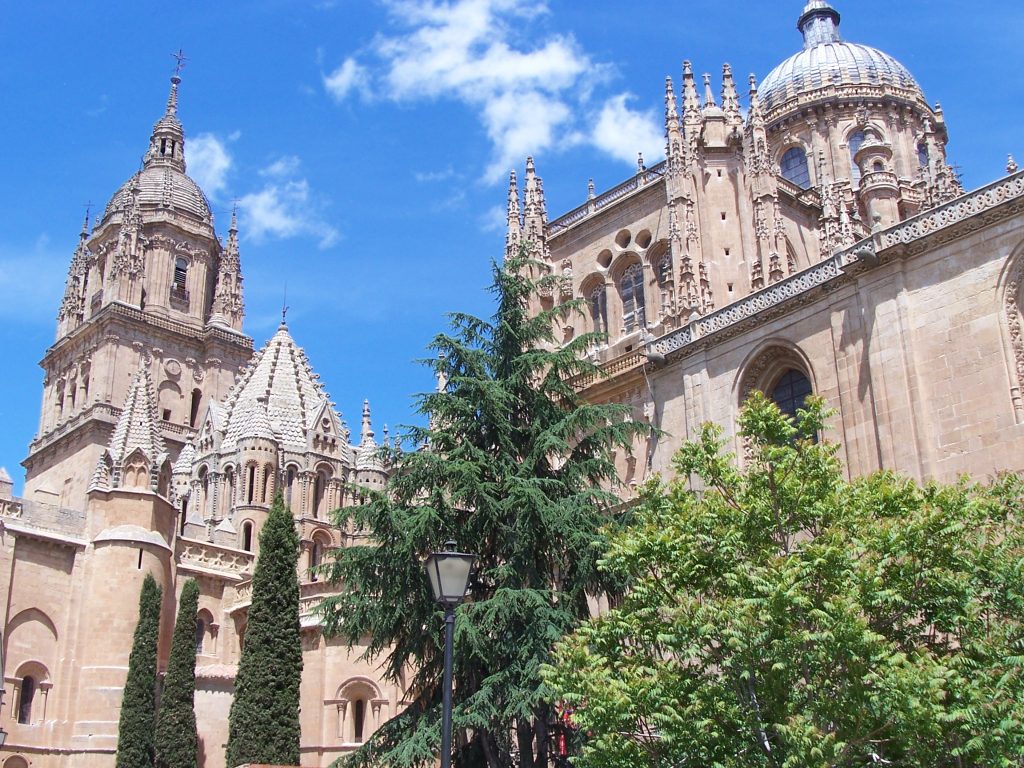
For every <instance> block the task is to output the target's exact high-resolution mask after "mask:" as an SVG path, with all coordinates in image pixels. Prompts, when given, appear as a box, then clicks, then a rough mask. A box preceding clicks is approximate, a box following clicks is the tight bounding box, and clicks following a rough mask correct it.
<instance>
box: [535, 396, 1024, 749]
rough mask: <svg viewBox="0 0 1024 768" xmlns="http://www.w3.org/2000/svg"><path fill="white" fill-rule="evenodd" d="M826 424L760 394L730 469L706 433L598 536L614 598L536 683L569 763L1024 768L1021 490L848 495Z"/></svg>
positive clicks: (887, 480) (904, 484)
mask: <svg viewBox="0 0 1024 768" xmlns="http://www.w3.org/2000/svg"><path fill="white" fill-rule="evenodd" d="M822 419H823V408H822V403H821V402H820V401H813V402H809V404H808V406H807V408H806V410H805V411H802V412H800V417H799V423H798V424H797V425H793V424H792V423H790V422H789V421H788V420H787V419H785V418H784V417H782V416H781V415H780V414H779V412H778V409H777V408H775V406H774V404H772V403H771V402H769V401H767V400H766V399H765V398H764V397H763V396H760V395H756V396H755V397H754V398H753V399H752V400H751V401H750V402H749V403H748V406H747V408H746V410H745V411H744V413H743V415H742V417H741V427H742V433H743V435H744V436H745V440H746V441H747V442H746V444H747V446H749V460H748V461H747V462H745V465H746V468H745V469H744V470H740V469H738V468H737V462H736V461H735V459H734V457H732V456H730V455H729V454H727V453H724V452H723V448H724V445H725V442H724V441H723V440H722V438H721V431H720V430H719V429H718V428H715V427H713V426H707V427H705V428H704V430H703V433H702V436H701V438H700V440H698V441H696V442H692V443H688V444H687V445H685V446H684V447H683V449H682V450H681V451H680V453H679V454H678V456H677V458H676V469H677V470H678V472H679V477H680V478H683V479H680V480H678V481H676V482H673V483H671V484H670V485H668V486H667V488H666V487H651V488H649V489H648V490H647V492H646V494H645V497H644V501H643V503H642V507H641V509H640V510H639V512H638V516H637V521H636V524H635V525H634V526H633V527H631V528H630V529H629V530H627V531H625V532H623V533H620V534H617V535H613V537H612V544H611V547H610V549H609V551H608V554H607V557H606V559H605V560H604V561H603V564H602V565H603V567H604V568H605V569H606V570H607V571H608V573H610V574H612V575H615V576H618V577H620V578H624V579H629V580H630V584H631V586H630V589H629V591H628V594H627V597H626V598H625V600H624V602H623V603H622V605H621V606H619V607H618V608H617V609H615V610H612V611H610V612H608V613H607V614H605V615H603V616H601V617H599V618H595V619H594V620H592V621H590V622H588V623H587V624H586V625H585V626H584V627H582V628H581V629H580V630H579V631H578V632H576V633H575V634H574V635H573V636H571V637H570V638H567V639H566V640H565V641H564V642H562V643H561V644H560V646H559V648H558V651H557V664H556V665H555V667H554V668H549V669H548V670H546V675H547V679H548V681H549V682H550V684H551V685H553V686H554V688H555V689H557V690H558V691H559V693H560V695H561V696H564V697H565V699H566V700H568V701H569V702H571V703H574V704H576V705H577V707H578V709H577V712H576V722H577V724H578V725H579V726H580V727H581V729H582V730H583V731H584V732H586V733H589V735H590V738H589V740H588V743H587V746H586V748H585V755H584V756H583V757H582V758H580V760H579V762H578V763H577V765H579V766H581V768H584V767H585V768H612V767H613V766H614V767H619V766H630V767H631V768H633V767H634V766H652V768H653V766H658V767H659V768H664V767H665V766H691V765H692V766H723V767H729V768H732V767H733V766H737V767H738V766H793V767H794V768H795V767H796V766H800V767H801V768H803V767H805V766H815V767H817V766H822V767H824V766H830V767H831V766H868V765H892V766H937V767H942V766H957V767H958V768H961V767H967V766H1020V765H1021V764H1022V757H1024V726H1022V720H1024V625H1022V620H1024V560H1022V556H1024V529H1022V517H1021V514H1022V509H1024V496H1022V488H1024V485H1022V483H1021V480H1020V479H1019V478H1017V477H1015V476H1006V477H1001V478H998V479H997V480H995V481H994V482H992V483H991V484H990V485H988V486H980V485H975V484H972V483H969V482H967V481H963V482H960V483H958V484H955V485H951V486H944V485H939V484H935V483H930V484H927V485H924V486H920V485H918V484H916V483H915V482H913V481H910V480H907V479H905V478H901V477H898V476H895V475H893V474H890V473H884V472H883V473H879V474H875V475H873V476H870V477H867V478H864V479H860V480H856V481H852V482H848V481H846V480H844V479H843V473H842V470H841V467H840V463H839V461H838V460H837V458H836V450H837V449H836V446H834V445H830V444H828V443H824V442H816V441H815V440H814V439H813V438H814V436H815V435H816V434H817V433H818V431H819V430H820V429H821V427H822ZM690 473H694V475H695V476H698V477H699V478H700V480H701V481H702V483H701V484H700V487H701V488H702V493H694V492H692V491H691V490H690V488H689V487H688V485H687V482H686V480H685V478H687V476H688V475H690Z"/></svg>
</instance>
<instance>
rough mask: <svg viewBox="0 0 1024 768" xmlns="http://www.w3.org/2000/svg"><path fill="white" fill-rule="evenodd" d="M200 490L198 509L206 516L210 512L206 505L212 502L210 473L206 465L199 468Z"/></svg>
mask: <svg viewBox="0 0 1024 768" xmlns="http://www.w3.org/2000/svg"><path fill="white" fill-rule="evenodd" d="M199 492H200V496H199V504H198V505H197V510H196V511H197V512H198V513H199V514H200V515H203V516H205V515H206V513H207V512H208V510H207V508H206V505H207V504H209V502H210V473H209V472H207V470H206V467H205V466H204V467H200V468H199Z"/></svg>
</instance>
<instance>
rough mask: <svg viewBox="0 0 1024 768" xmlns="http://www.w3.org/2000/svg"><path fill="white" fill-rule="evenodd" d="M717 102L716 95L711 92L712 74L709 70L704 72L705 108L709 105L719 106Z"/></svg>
mask: <svg viewBox="0 0 1024 768" xmlns="http://www.w3.org/2000/svg"><path fill="white" fill-rule="evenodd" d="M717 106H718V105H717V104H716V103H715V95H714V94H713V93H712V92H711V75H710V74H708V73H707V72H705V73H704V109H707V108H708V107H717Z"/></svg>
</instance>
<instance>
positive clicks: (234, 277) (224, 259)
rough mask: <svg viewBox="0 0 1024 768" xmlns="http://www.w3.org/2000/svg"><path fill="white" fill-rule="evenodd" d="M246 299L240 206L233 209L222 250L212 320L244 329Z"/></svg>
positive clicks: (212, 321) (238, 329) (219, 323)
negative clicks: (239, 226)
mask: <svg viewBox="0 0 1024 768" xmlns="http://www.w3.org/2000/svg"><path fill="white" fill-rule="evenodd" d="M244 315H245V301H244V299H243V295H242V260H241V255H240V254H239V250H238V206H237V205H236V206H234V207H232V209H231V226H230V227H228V244H227V246H226V247H225V248H224V250H223V251H221V254H220V265H219V268H218V270H217V287H216V290H215V291H214V295H213V311H212V315H211V317H210V322H211V323H212V324H217V325H228V326H230V327H231V328H234V329H235V330H236V331H240V330H242V318H243V317H244Z"/></svg>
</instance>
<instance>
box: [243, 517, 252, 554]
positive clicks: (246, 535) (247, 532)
mask: <svg viewBox="0 0 1024 768" xmlns="http://www.w3.org/2000/svg"><path fill="white" fill-rule="evenodd" d="M242 549H244V550H245V551H246V552H252V523H249V522H246V523H243V524H242Z"/></svg>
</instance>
